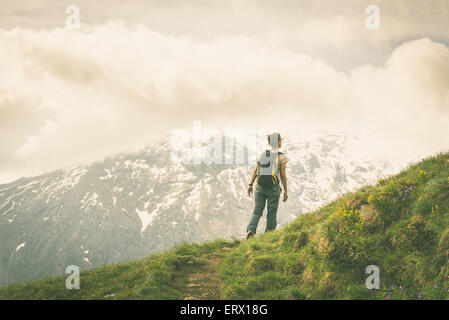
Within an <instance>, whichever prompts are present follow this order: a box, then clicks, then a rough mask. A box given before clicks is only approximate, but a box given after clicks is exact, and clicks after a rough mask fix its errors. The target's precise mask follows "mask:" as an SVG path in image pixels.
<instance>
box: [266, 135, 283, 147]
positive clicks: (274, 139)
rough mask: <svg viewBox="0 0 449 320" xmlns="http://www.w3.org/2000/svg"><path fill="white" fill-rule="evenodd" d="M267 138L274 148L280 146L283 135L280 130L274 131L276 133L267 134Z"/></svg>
mask: <svg viewBox="0 0 449 320" xmlns="http://www.w3.org/2000/svg"><path fill="white" fill-rule="evenodd" d="M267 139H268V144H269V145H270V146H271V147H272V148H277V147H278V146H279V140H281V135H280V134H279V132H274V133H271V134H269V135H267Z"/></svg>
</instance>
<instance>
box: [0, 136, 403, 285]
mask: <svg viewBox="0 0 449 320" xmlns="http://www.w3.org/2000/svg"><path fill="white" fill-rule="evenodd" d="M356 140H357V138H355V137H351V136H348V135H345V134H344V133H329V132H321V133H319V134H316V135H312V136H301V135H298V136H294V137H293V138H292V137H290V139H289V140H286V141H285V143H284V146H283V150H284V151H285V152H286V153H287V155H288V157H289V158H290V162H289V165H288V176H289V196H290V198H289V201H288V202H287V203H285V204H281V205H280V209H279V214H278V222H279V224H280V225H284V224H286V223H288V222H290V221H292V220H293V219H294V218H296V217H297V216H298V215H299V214H301V213H303V212H307V211H310V210H313V209H316V208H318V207H319V206H321V205H323V204H324V203H326V202H329V201H331V200H333V199H335V198H337V197H338V196H340V195H341V194H343V193H345V192H347V191H350V190H354V189H356V188H358V187H360V186H362V185H364V184H369V183H373V182H375V181H376V180H377V179H378V178H379V177H382V176H385V175H387V174H389V173H392V172H394V171H395V170H398V167H397V166H394V165H392V164H390V163H386V162H383V161H373V160H371V159H363V158H360V157H358V158H354V154H355V152H354V148H353V146H354V143H355V142H356ZM253 168H254V165H253V164H249V165H248V164H244V165H237V164H230V165H218V164H213V165H206V164H204V163H202V164H199V165H193V164H179V163H178V164H175V163H173V162H172V161H171V160H170V143H169V139H163V140H161V141H158V142H157V143H154V144H151V145H148V146H146V147H143V148H142V149H140V150H138V151H135V152H130V153H123V154H118V155H116V156H112V157H109V158H107V159H104V160H102V161H97V162H92V163H87V164H82V165H76V166H71V167H67V168H64V169H61V170H57V171H54V172H50V173H46V174H43V175H40V176H36V177H27V178H21V179H18V180H16V181H14V182H12V183H8V184H3V185H0V285H6V284H11V283H15V282H20V281H23V280H28V279H38V278H43V277H46V276H50V275H59V274H63V273H64V272H65V268H66V266H68V265H72V264H73V265H77V266H79V267H80V268H81V269H82V270H85V269H89V268H93V267H98V266H101V265H103V264H108V263H112V262H120V261H130V260H136V259H139V258H143V257H145V256H147V255H148V254H150V253H154V252H160V251H162V250H166V249H169V248H172V247H173V246H175V245H177V244H180V243H183V242H203V241H207V240H211V239H214V238H223V239H231V238H232V237H237V238H240V237H241V236H242V234H243V233H244V230H245V227H246V224H247V222H248V220H249V217H250V215H251V211H252V205H253V199H252V198H249V197H248V196H247V195H245V191H246V186H247V183H248V181H249V177H250V174H251V171H252V170H253ZM263 224H264V222H262V225H261V226H260V227H259V228H260V229H259V230H262V228H263V227H264V226H263Z"/></svg>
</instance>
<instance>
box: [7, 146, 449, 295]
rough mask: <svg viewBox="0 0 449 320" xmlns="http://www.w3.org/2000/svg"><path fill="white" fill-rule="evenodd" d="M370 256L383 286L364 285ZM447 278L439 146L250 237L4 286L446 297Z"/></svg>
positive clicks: (445, 164)
mask: <svg viewBox="0 0 449 320" xmlns="http://www.w3.org/2000/svg"><path fill="white" fill-rule="evenodd" d="M407 190H408V191H407ZM406 191H407V192H406ZM368 265H376V266H378V267H379V268H380V285H381V290H368V289H366V288H365V280H366V278H367V277H368V274H365V270H366V267H367V266H368ZM435 286H436V287H435ZM447 287H449V154H439V155H436V156H434V157H431V158H428V159H425V160H424V161H422V162H420V163H417V164H414V165H411V166H409V167H408V168H407V169H405V170H403V171H402V172H400V173H399V174H398V175H396V176H392V177H389V178H387V179H383V180H381V181H379V182H378V183H377V184H376V185H373V186H366V187H364V188H361V189H360V190H358V191H356V192H353V193H349V194H346V195H345V196H343V197H342V198H340V199H338V200H336V201H334V202H332V203H329V204H328V205H326V206H324V207H323V208H321V209H319V210H317V211H315V212H311V213H308V214H304V215H301V216H300V217H299V218H297V219H296V220H295V221H293V222H292V223H290V224H289V225H287V226H285V227H283V228H282V229H280V230H277V231H274V232H269V233H266V234H262V235H260V236H256V237H254V238H252V239H250V240H248V241H223V240H216V241H212V242H208V243H204V244H201V245H196V244H189V245H187V244H185V245H182V246H178V247H176V248H174V249H173V250H170V251H167V252H164V253H161V254H155V255H151V256H149V257H148V258H146V259H143V260H140V261H136V262H128V263H121V264H113V265H107V266H104V267H102V268H98V269H95V270H92V271H87V272H82V273H81V289H80V290H68V289H66V288H65V277H58V278H49V279H43V280H39V281H30V282H27V283H23V284H17V285H12V286H9V287H5V288H0V299H386V298H391V299H418V294H421V295H422V299H448V298H449V294H448V292H447V289H446V288H447ZM421 295H420V296H421Z"/></svg>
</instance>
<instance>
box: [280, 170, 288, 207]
mask: <svg viewBox="0 0 449 320" xmlns="http://www.w3.org/2000/svg"><path fill="white" fill-rule="evenodd" d="M286 167H287V162H283V163H282V164H281V181H282V186H283V187H284V198H283V201H284V202H285V201H287V199H288V192H287V173H286V172H285V168H286Z"/></svg>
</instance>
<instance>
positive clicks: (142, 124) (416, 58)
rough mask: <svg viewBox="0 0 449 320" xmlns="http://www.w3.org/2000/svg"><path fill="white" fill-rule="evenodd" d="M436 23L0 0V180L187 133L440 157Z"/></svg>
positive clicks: (438, 12)
mask: <svg viewBox="0 0 449 320" xmlns="http://www.w3.org/2000/svg"><path fill="white" fill-rule="evenodd" d="M71 4H73V5H76V6H77V7H78V8H79V10H80V26H81V28H80V29H79V30H68V29H67V28H66V26H65V21H66V19H67V17H68V14H66V13H65V9H66V7H67V6H68V5H71ZM372 4H374V5H376V6H378V8H379V9H380V28H379V29H378V30H369V29H367V28H366V26H365V21H366V19H367V17H368V16H369V14H367V13H366V12H365V10H366V8H367V6H368V5H372ZM448 17H449V3H448V2H447V0H434V1H422V0H386V1H384V0H382V1H373V2H371V1H361V0H347V1H331V0H328V1H323V0H315V1H312V0H307V1H306V0H304V1H300V0H290V1H286V0H283V1H282V0H281V1H280V0H272V1H268V0H266V1H261V0H257V1H256V0H253V1H252V0H249V1H239V0H233V1H227V0H207V1H206V0H204V1H174V0H172V1H166V0H164V1H163V0H159V1H148V0H131V1H103V0H102V1H71V2H65V1H60V0H34V1H24V0H2V1H1V2H0V143H1V148H0V183H4V182H9V181H11V180H13V179H15V178H18V177H20V176H23V175H34V174H38V173H42V172H44V171H48V170H53V169H57V168H60V167H63V166H67V165H70V164H73V163H79V162H82V161H90V160H94V159H100V158H101V157H103V156H105V155H110V154H113V153H115V152H118V151H123V150H128V149H133V148H135V147H138V146H140V145H142V144H143V143H147V142H150V141H151V139H153V138H155V137H158V136H161V135H164V134H168V133H170V132H171V131H172V130H174V129H177V128H179V127H187V128H189V127H190V126H191V125H192V121H193V120H201V121H202V122H203V124H204V126H206V127H214V128H223V127H237V128H253V127H264V126H272V124H273V122H274V123H276V124H277V125H276V126H277V127H280V128H289V129H299V130H306V129H307V130H312V129H322V128H331V129H340V130H346V131H348V132H352V133H358V132H368V133H370V134H371V135H372V136H373V137H375V139H373V140H372V141H370V144H369V145H367V149H371V150H372V151H373V152H374V153H375V154H378V155H380V156H384V157H387V158H392V159H393V158H398V157H399V158H404V159H408V158H410V159H414V158H415V157H416V156H417V155H420V156H421V155H428V154H431V153H434V152H437V151H440V150H447V149H448V147H449V144H448V141H449V32H448V30H449V19H448Z"/></svg>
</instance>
